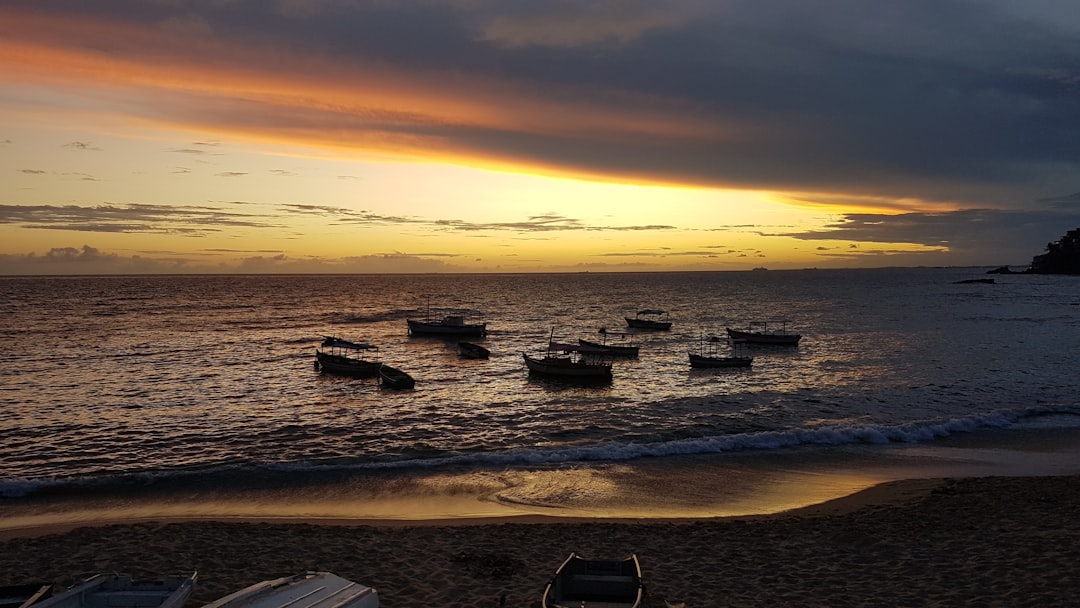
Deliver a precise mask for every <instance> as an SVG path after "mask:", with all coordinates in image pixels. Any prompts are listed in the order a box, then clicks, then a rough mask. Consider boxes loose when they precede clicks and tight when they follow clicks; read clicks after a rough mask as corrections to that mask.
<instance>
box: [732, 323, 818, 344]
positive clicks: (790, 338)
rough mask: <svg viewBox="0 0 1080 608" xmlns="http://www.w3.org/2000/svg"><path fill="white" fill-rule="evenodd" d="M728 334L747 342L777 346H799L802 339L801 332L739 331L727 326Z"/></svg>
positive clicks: (737, 339)
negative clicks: (767, 332)
mask: <svg viewBox="0 0 1080 608" xmlns="http://www.w3.org/2000/svg"><path fill="white" fill-rule="evenodd" d="M727 333H728V336H729V337H730V338H731V339H732V340H736V341H739V342H746V343H748V344H772V345H775V346H797V345H798V344H799V340H801V339H802V335H800V334H766V333H761V332H756V331H739V330H737V329H731V328H730V327H729V328H727Z"/></svg>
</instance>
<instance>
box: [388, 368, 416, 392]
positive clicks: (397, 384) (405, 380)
mask: <svg viewBox="0 0 1080 608" xmlns="http://www.w3.org/2000/svg"><path fill="white" fill-rule="evenodd" d="M379 386H381V387H383V388H390V389H396V390H407V389H410V388H414V387H415V386H416V380H414V379H413V377H412V376H410V375H409V374H407V373H405V372H403V371H401V370H400V369H398V368H396V367H390V366H389V365H385V364H384V365H383V366H382V367H380V368H379Z"/></svg>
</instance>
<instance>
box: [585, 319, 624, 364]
mask: <svg viewBox="0 0 1080 608" xmlns="http://www.w3.org/2000/svg"><path fill="white" fill-rule="evenodd" d="M597 333H599V334H602V335H603V336H604V339H603V341H601V342H594V341H592V340H586V339H584V338H578V345H579V346H584V347H588V348H589V349H591V350H592V351H595V352H598V353H603V354H606V355H609V356H612V357H631V358H632V357H637V356H638V347H637V346H635V345H633V344H631V343H630V340H631V338H630V337H629V336H630V334H623V333H613V332H609V331H608V330H607V329H606V328H603V327H601V328H600V331H599V332H597ZM608 336H621V337H622V338H624V339H625V340H626V344H609V343H608V340H607V339H608Z"/></svg>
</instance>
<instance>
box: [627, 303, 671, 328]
mask: <svg viewBox="0 0 1080 608" xmlns="http://www.w3.org/2000/svg"><path fill="white" fill-rule="evenodd" d="M623 318H624V319H626V324H627V325H628V326H630V327H633V328H634V329H646V330H650V331H666V330H669V329H671V319H670V318H669V317H668V313H667V311H666V310H660V309H657V308H646V309H644V310H639V311H638V313H637V316H635V317H623Z"/></svg>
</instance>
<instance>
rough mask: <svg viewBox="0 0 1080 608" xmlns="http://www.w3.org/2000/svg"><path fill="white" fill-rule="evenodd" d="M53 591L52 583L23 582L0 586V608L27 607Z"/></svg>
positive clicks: (45, 597)
mask: <svg viewBox="0 0 1080 608" xmlns="http://www.w3.org/2000/svg"><path fill="white" fill-rule="evenodd" d="M52 591H53V585H52V583H25V584H22V585H4V586H0V608H29V607H30V606H33V605H34V604H36V603H37V602H40V601H41V600H43V599H47V598H48V597H49V596H50V595H51V594H52Z"/></svg>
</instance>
